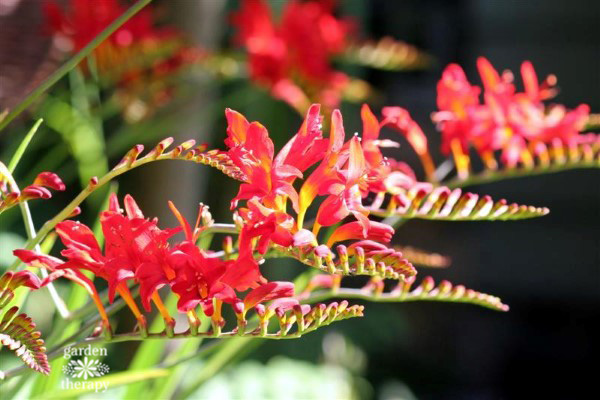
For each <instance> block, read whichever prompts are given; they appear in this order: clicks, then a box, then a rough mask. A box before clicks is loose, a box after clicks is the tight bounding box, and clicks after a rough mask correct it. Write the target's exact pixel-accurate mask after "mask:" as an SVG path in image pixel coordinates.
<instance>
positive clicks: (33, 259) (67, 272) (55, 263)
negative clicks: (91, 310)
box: [13, 249, 141, 329]
mask: <svg viewBox="0 0 600 400" xmlns="http://www.w3.org/2000/svg"><path fill="white" fill-rule="evenodd" d="M13 254H14V255H15V257H17V258H18V259H20V260H21V261H23V262H24V263H25V264H27V265H29V266H32V267H41V268H45V269H47V270H48V271H49V272H50V273H49V275H48V276H47V277H46V278H44V280H43V281H42V282H41V283H40V284H39V287H43V286H46V285H47V284H48V283H50V282H52V281H53V280H55V279H57V278H60V277H64V278H67V279H70V280H72V281H73V282H75V283H76V284H78V285H80V286H81V287H83V288H84V289H85V290H86V291H87V292H88V293H89V294H90V296H91V297H92V300H93V301H94V304H95V305H96V307H97V308H98V312H99V313H100V317H101V318H102V323H103V325H104V327H105V328H107V329H110V323H109V321H108V315H107V314H106V311H105V309H104V306H103V305H102V300H101V299H100V296H99V295H98V292H97V291H96V287H95V286H94V284H93V282H92V281H91V280H90V279H89V278H88V277H87V276H85V275H84V274H83V273H82V272H81V271H79V270H78V269H70V268H65V267H64V265H65V262H64V261H63V260H60V259H58V258H56V257H52V256H48V255H46V254H40V253H36V252H34V251H31V250H25V249H17V250H14V251H13ZM71 266H73V265H71ZM23 278H26V277H23ZM30 278H31V282H28V283H29V284H31V286H29V285H27V286H29V287H32V288H34V287H35V286H38V285H37V283H38V282H37V281H36V280H35V279H34V278H33V277H30ZM138 314H139V311H138ZM139 315H141V314H139Z"/></svg>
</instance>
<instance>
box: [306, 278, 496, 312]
mask: <svg viewBox="0 0 600 400" xmlns="http://www.w3.org/2000/svg"><path fill="white" fill-rule="evenodd" d="M328 278H329V277H326V276H325V277H323V276H317V277H314V278H313V280H312V281H311V283H310V284H309V285H308V287H307V288H306V289H305V291H304V292H303V293H302V295H301V296H300V297H299V298H300V299H302V300H304V301H323V300H325V299H328V298H332V297H339V298H346V299H362V300H369V301H375V302H390V303H391V302H397V303H403V302H409V301H444V302H451V303H469V304H474V305H479V306H482V307H487V308H491V309H493V310H498V311H508V306H507V305H506V304H503V303H502V301H501V300H500V298H498V297H496V296H492V295H489V294H485V293H481V292H477V291H475V290H472V289H467V288H465V287H464V286H463V285H456V286H454V285H452V283H450V282H448V281H445V280H444V281H441V282H440V283H439V284H438V285H437V286H436V285H435V282H434V280H433V278H431V277H430V276H428V277H425V278H424V279H423V280H422V281H421V283H420V284H419V285H418V286H416V287H413V286H414V283H415V277H411V278H408V279H407V280H406V281H404V282H402V281H401V282H399V283H398V285H396V286H395V287H394V288H393V289H391V290H389V291H385V286H384V281H383V280H382V279H380V278H373V279H371V280H370V281H369V282H368V283H367V284H366V285H365V286H364V287H362V288H360V289H350V288H344V287H340V280H339V279H330V278H329V279H328Z"/></svg>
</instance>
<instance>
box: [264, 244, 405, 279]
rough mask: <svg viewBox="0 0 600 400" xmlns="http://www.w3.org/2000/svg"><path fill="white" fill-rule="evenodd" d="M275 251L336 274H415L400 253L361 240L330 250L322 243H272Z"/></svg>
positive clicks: (385, 276) (393, 276) (387, 276)
mask: <svg viewBox="0 0 600 400" xmlns="http://www.w3.org/2000/svg"><path fill="white" fill-rule="evenodd" d="M273 247H274V251H275V252H276V253H278V254H284V255H286V256H288V257H292V258H295V259H296V260H298V261H300V262H302V263H304V264H306V265H308V266H311V267H313V268H317V269H319V270H321V271H323V272H327V273H329V274H337V275H345V276H346V275H367V276H376V277H380V278H385V279H396V280H399V279H402V277H409V276H413V275H415V274H416V273H417V270H416V269H415V267H414V266H413V265H412V264H411V263H410V262H409V261H408V260H407V259H406V258H404V257H403V255H402V253H401V252H399V251H396V250H394V249H389V248H387V247H385V246H384V245H381V244H377V243H374V242H370V241H362V242H358V243H355V244H353V245H351V246H350V247H346V246H344V245H339V246H337V247H336V253H333V251H332V250H331V249H329V248H328V247H327V246H325V245H320V246H317V247H309V246H306V247H289V248H286V247H282V246H278V245H274V246H273Z"/></svg>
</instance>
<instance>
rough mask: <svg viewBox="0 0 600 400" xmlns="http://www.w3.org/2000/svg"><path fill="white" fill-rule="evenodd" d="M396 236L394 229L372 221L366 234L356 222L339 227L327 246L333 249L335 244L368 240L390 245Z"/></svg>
mask: <svg viewBox="0 0 600 400" xmlns="http://www.w3.org/2000/svg"><path fill="white" fill-rule="evenodd" d="M393 235H394V228H392V227H391V226H389V225H387V224H383V223H381V222H375V221H370V222H369V229H368V230H367V232H366V234H365V232H364V229H363V226H362V225H361V224H360V222H357V221H354V222H349V223H347V224H344V225H342V226H340V227H338V228H337V229H336V230H335V231H333V233H332V234H331V236H330V237H329V239H328V240H327V246H328V247H331V246H332V245H333V244H334V243H337V242H342V241H344V240H350V239H367V240H374V241H377V242H383V243H389V241H390V240H392V236H393Z"/></svg>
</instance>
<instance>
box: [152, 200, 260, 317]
mask: <svg viewBox="0 0 600 400" xmlns="http://www.w3.org/2000/svg"><path fill="white" fill-rule="evenodd" d="M170 206H171V209H172V210H173V212H174V213H175V215H176V216H177V219H178V220H179V221H180V222H181V224H182V225H183V228H184V232H185V234H186V239H185V240H184V241H182V242H180V243H179V244H177V245H176V246H175V247H174V248H173V249H172V250H171V251H170V252H169V254H168V256H167V259H166V264H167V265H168V266H169V268H171V270H172V273H171V274H170V276H169V275H165V274H163V271H164V270H162V269H160V268H156V266H154V268H148V269H147V271H145V272H143V273H144V275H143V276H140V280H142V279H154V281H156V282H158V284H161V283H167V282H168V283H169V284H170V285H171V288H172V290H173V292H175V293H177V295H178V296H179V301H178V305H177V307H178V309H179V310H180V311H189V310H191V309H194V308H195V307H196V306H197V305H198V304H201V305H202V307H203V309H204V311H205V312H206V313H207V315H211V314H212V312H213V304H212V299H213V298H215V299H219V300H220V301H224V302H228V303H232V304H233V303H236V302H237V301H239V299H238V298H237V294H236V293H235V291H244V290H247V289H249V288H254V287H257V286H258V285H259V284H260V283H264V282H266V280H265V279H264V278H263V277H262V275H261V274H260V270H259V268H258V263H257V262H256V260H255V259H254V256H253V251H252V242H251V238H246V237H245V236H244V233H245V232H244V231H243V232H242V233H241V234H240V245H239V249H240V250H239V256H238V258H237V259H236V260H227V261H224V260H222V259H220V258H218V257H215V256H214V255H213V254H212V253H211V252H208V251H204V250H201V249H199V248H198V247H197V246H196V240H197V238H198V236H197V235H198V233H199V232H200V230H198V229H197V228H195V229H194V230H193V231H192V229H191V228H190V226H189V224H188V222H187V221H186V220H185V219H184V218H183V217H182V216H181V214H180V213H179V211H177V209H176V208H175V207H174V206H173V205H172V203H170ZM146 274H147V275H146ZM151 275H154V278H151Z"/></svg>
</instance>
